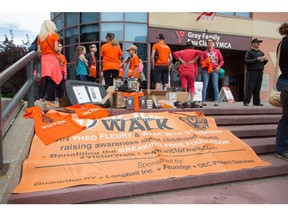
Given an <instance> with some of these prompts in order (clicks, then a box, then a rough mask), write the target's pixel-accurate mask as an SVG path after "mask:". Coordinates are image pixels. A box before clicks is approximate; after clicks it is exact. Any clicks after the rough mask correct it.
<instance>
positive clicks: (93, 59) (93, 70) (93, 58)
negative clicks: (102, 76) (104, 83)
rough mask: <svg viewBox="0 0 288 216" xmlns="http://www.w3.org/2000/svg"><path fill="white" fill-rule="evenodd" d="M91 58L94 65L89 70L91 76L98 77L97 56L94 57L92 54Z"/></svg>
mask: <svg viewBox="0 0 288 216" xmlns="http://www.w3.org/2000/svg"><path fill="white" fill-rule="evenodd" d="M91 57H92V64H91V66H90V68H89V76H90V77H96V57H95V55H92V54H91Z"/></svg>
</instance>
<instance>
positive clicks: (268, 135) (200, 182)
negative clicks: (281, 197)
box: [9, 104, 288, 203]
mask: <svg viewBox="0 0 288 216" xmlns="http://www.w3.org/2000/svg"><path fill="white" fill-rule="evenodd" d="M186 110H187V111H196V110H197V111H201V112H203V113H204V114H205V115H206V116H212V117H214V118H215V120H216V123H217V125H218V126H219V127H223V128H226V129H228V130H230V131H231V132H232V133H233V134H235V135H236V136H237V137H239V138H240V139H242V140H243V141H244V142H246V143H247V144H248V145H250V146H251V148H252V149H253V150H254V151H255V152H256V153H257V154H258V156H259V157H260V158H261V159H263V160H264V161H267V162H269V163H271V166H266V167H257V168H253V169H243V170H237V171H232V172H224V173H215V174H204V175H198V176H186V177H181V178H169V179H162V180H151V181H142V182H130V183H113V184H106V185H87V186H86V185H85V186H78V187H71V188H65V189H61V190H55V191H46V192H37V193H26V194H12V195H11V196H10V199H9V203H88V202H97V201H102V203H103V202H104V203H105V200H106V199H113V198H121V197H127V196H135V195H141V196H145V194H148V193H155V192H158V194H159V193H161V192H164V191H171V190H176V189H185V188H186V189H188V188H194V187H198V188H199V186H207V185H213V184H220V183H227V182H235V181H246V180H251V179H259V178H267V177H268V178H269V177H274V176H280V175H288V163H287V161H284V160H281V159H277V158H275V156H274V146H275V134H276V128H277V123H278V121H279V119H280V118H281V109H277V108H274V107H272V106H269V105H267V104H265V106H264V107H252V106H250V107H243V105H242V104H238V106H237V105H234V106H232V107H231V106H220V107H216V108H215V107H213V106H208V107H205V108H202V109H186ZM153 111H156V112H162V111H163V110H153ZM170 111H171V112H177V111H178V112H179V111H183V110H179V109H173V110H170ZM145 112H151V110H145ZM110 113H111V114H112V115H119V114H124V113H127V110H116V109H113V110H110Z"/></svg>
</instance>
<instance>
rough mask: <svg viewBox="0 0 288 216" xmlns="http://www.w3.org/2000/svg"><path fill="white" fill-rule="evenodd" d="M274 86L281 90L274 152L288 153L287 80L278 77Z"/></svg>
mask: <svg viewBox="0 0 288 216" xmlns="http://www.w3.org/2000/svg"><path fill="white" fill-rule="evenodd" d="M276 88H277V90H278V91H281V96H280V97H281V103H282V118H281V119H280V121H279V123H278V126H277V134H276V146H275V152H276V153H278V154H288V133H287V128H288V100H287V98H288V80H287V79H282V78H281V79H278V80H277V82H276Z"/></svg>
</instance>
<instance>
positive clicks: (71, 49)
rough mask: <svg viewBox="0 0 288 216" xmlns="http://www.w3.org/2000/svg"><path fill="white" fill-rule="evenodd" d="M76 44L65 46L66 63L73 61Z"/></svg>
mask: <svg viewBox="0 0 288 216" xmlns="http://www.w3.org/2000/svg"><path fill="white" fill-rule="evenodd" d="M76 47H77V46H76V45H75V46H69V47H65V57H66V59H67V62H68V63H72V62H75V52H76Z"/></svg>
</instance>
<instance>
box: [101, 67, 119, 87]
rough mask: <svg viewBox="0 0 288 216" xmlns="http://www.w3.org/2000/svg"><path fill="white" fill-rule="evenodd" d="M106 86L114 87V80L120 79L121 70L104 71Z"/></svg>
mask: <svg viewBox="0 0 288 216" xmlns="http://www.w3.org/2000/svg"><path fill="white" fill-rule="evenodd" d="M103 74H104V79H105V85H106V86H113V79H115V78H118V76H119V70H105V71H103Z"/></svg>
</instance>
